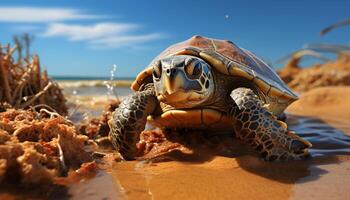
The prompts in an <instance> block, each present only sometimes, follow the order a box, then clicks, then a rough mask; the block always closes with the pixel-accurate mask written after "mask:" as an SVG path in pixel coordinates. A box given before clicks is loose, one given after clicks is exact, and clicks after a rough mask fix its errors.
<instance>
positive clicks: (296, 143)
mask: <svg viewBox="0 0 350 200" xmlns="http://www.w3.org/2000/svg"><path fill="white" fill-rule="evenodd" d="M290 146H291V147H290V148H291V150H292V151H294V152H295V153H299V152H300V153H302V152H304V150H305V149H307V148H309V147H311V145H310V144H308V143H306V142H304V141H300V140H293V141H292V143H291V145H290Z"/></svg>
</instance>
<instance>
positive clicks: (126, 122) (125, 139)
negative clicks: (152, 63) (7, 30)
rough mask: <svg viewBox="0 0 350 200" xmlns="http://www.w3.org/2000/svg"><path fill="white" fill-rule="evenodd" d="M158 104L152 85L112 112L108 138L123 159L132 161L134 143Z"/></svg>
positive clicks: (129, 98) (134, 149)
mask: <svg viewBox="0 0 350 200" xmlns="http://www.w3.org/2000/svg"><path fill="white" fill-rule="evenodd" d="M158 104H159V103H158V100H157V97H156V96H155V91H154V88H153V85H152V87H148V88H147V89H146V90H144V91H139V92H135V93H134V94H132V95H131V96H129V97H127V98H125V99H124V100H123V101H122V102H121V103H120V105H119V107H118V108H117V109H116V110H115V111H114V112H113V114H112V118H111V119H110V120H109V121H108V124H109V127H110V133H109V136H110V139H111V141H112V144H113V146H114V147H115V148H116V150H117V151H119V153H120V154H121V155H122V156H123V158H124V159H126V160H132V159H134V157H135V155H136V153H137V150H136V143H137V142H138V141H139V139H140V133H141V132H142V131H143V130H144V129H145V125H146V122H147V116H148V115H150V114H152V113H153V112H154V111H155V109H156V107H157V105H158Z"/></svg>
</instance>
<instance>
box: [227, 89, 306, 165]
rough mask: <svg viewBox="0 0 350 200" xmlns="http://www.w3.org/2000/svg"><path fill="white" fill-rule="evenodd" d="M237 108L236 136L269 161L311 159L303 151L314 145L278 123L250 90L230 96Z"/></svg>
mask: <svg viewBox="0 0 350 200" xmlns="http://www.w3.org/2000/svg"><path fill="white" fill-rule="evenodd" d="M231 97H232V98H233V100H234V101H235V103H236V105H237V106H236V107H233V109H232V110H231V111H230V112H231V113H230V115H231V116H234V119H235V120H236V122H235V133H236V136H237V137H238V138H239V139H240V140H242V141H243V142H244V143H246V144H248V145H249V146H251V147H253V148H254V149H255V150H256V151H258V152H259V153H260V155H261V156H262V157H263V158H264V159H266V160H270V161H272V160H300V159H303V158H305V157H308V156H309V153H308V152H307V151H304V149H306V148H308V147H311V144H310V143H308V142H307V141H305V140H303V139H301V138H300V137H299V136H297V135H295V134H294V132H292V131H289V130H287V125H286V124H285V123H284V122H282V121H279V120H277V118H276V117H275V116H274V115H272V114H271V113H270V112H269V111H268V110H267V109H266V108H265V107H264V106H263V105H262V103H261V101H259V100H258V97H257V96H256V95H255V94H254V92H253V91H252V90H250V89H247V88H237V89H235V90H233V92H232V93H231Z"/></svg>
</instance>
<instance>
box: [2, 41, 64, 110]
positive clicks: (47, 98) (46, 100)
mask: <svg viewBox="0 0 350 200" xmlns="http://www.w3.org/2000/svg"><path fill="white" fill-rule="evenodd" d="M16 51H18V46H17V45H15V46H14V47H13V48H11V47H10V45H6V46H1V44H0V111H4V110H6V108H9V107H13V108H19V109H26V108H29V107H30V106H34V105H38V104H45V105H47V106H49V107H51V108H54V109H55V111H56V112H57V113H59V114H61V115H66V114H67V106H66V99H65V97H64V96H63V93H62V89H61V88H60V87H59V85H58V84H57V83H55V82H54V81H52V80H51V79H50V78H49V77H48V75H47V72H46V70H44V71H41V66H40V61H39V56H38V55H34V56H33V57H32V60H31V61H29V60H28V59H21V61H17V62H16V61H15V59H14V56H13V55H14V53H15V52H16Z"/></svg>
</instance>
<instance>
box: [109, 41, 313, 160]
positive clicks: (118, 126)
mask: <svg viewBox="0 0 350 200" xmlns="http://www.w3.org/2000/svg"><path fill="white" fill-rule="evenodd" d="M131 87H132V89H133V90H135V91H136V92H135V93H133V94H132V95H130V96H129V97H127V98H125V99H124V100H123V101H122V102H121V104H120V105H119V107H118V108H117V109H116V110H115V111H114V112H113V114H112V118H111V120H109V126H110V128H111V129H110V130H111V131H110V138H111V141H112V143H113V145H114V147H115V148H116V149H117V150H118V151H119V152H120V153H121V155H122V156H123V157H124V158H125V159H133V158H134V157H135V154H136V153H137V152H136V150H137V149H136V143H137V142H138V140H139V134H140V132H141V131H143V130H144V128H145V124H146V122H147V121H148V122H150V123H153V124H155V125H157V126H160V127H168V128H172V127H173V128H174V127H175V128H194V129H206V130H214V131H232V132H234V133H235V135H236V137H237V138H239V139H240V140H241V141H243V143H246V144H248V145H249V146H251V147H252V148H254V149H255V150H256V151H257V152H259V153H260V155H261V156H262V157H263V158H264V159H265V160H290V159H301V158H304V157H306V156H308V155H309V153H308V148H309V147H311V144H310V143H309V142H307V141H306V140H304V139H302V138H300V137H299V136H297V135H295V134H294V132H292V131H289V130H288V129H287V125H286V123H284V122H283V121H280V120H278V118H277V116H279V115H281V114H283V111H284V109H285V108H286V107H287V106H288V105H289V104H290V103H292V102H293V101H295V100H297V99H298V97H297V95H295V94H294V93H293V92H292V91H291V90H290V89H289V88H288V87H287V86H286V85H285V83H284V82H283V81H282V80H281V79H280V78H279V77H278V75H276V73H275V72H274V71H273V70H272V69H271V68H270V67H269V66H268V65H267V64H266V63H265V62H264V61H262V60H261V59H259V58H258V57H256V56H255V55H254V54H252V53H251V52H249V51H247V50H245V49H243V48H239V47H238V46H236V45H235V44H234V43H233V42H231V41H228V40H218V39H211V38H206V37H202V36H193V37H191V38H190V39H188V40H186V41H184V42H180V43H177V44H174V45H172V46H170V47H169V48H167V49H166V50H165V51H163V52H162V53H161V54H160V55H158V56H157V57H156V58H155V59H154V60H153V61H152V62H151V63H150V65H149V67H147V68H146V69H145V70H143V71H142V72H141V73H140V74H139V75H138V76H137V77H136V80H135V81H134V82H133V84H132V86H131Z"/></svg>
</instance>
